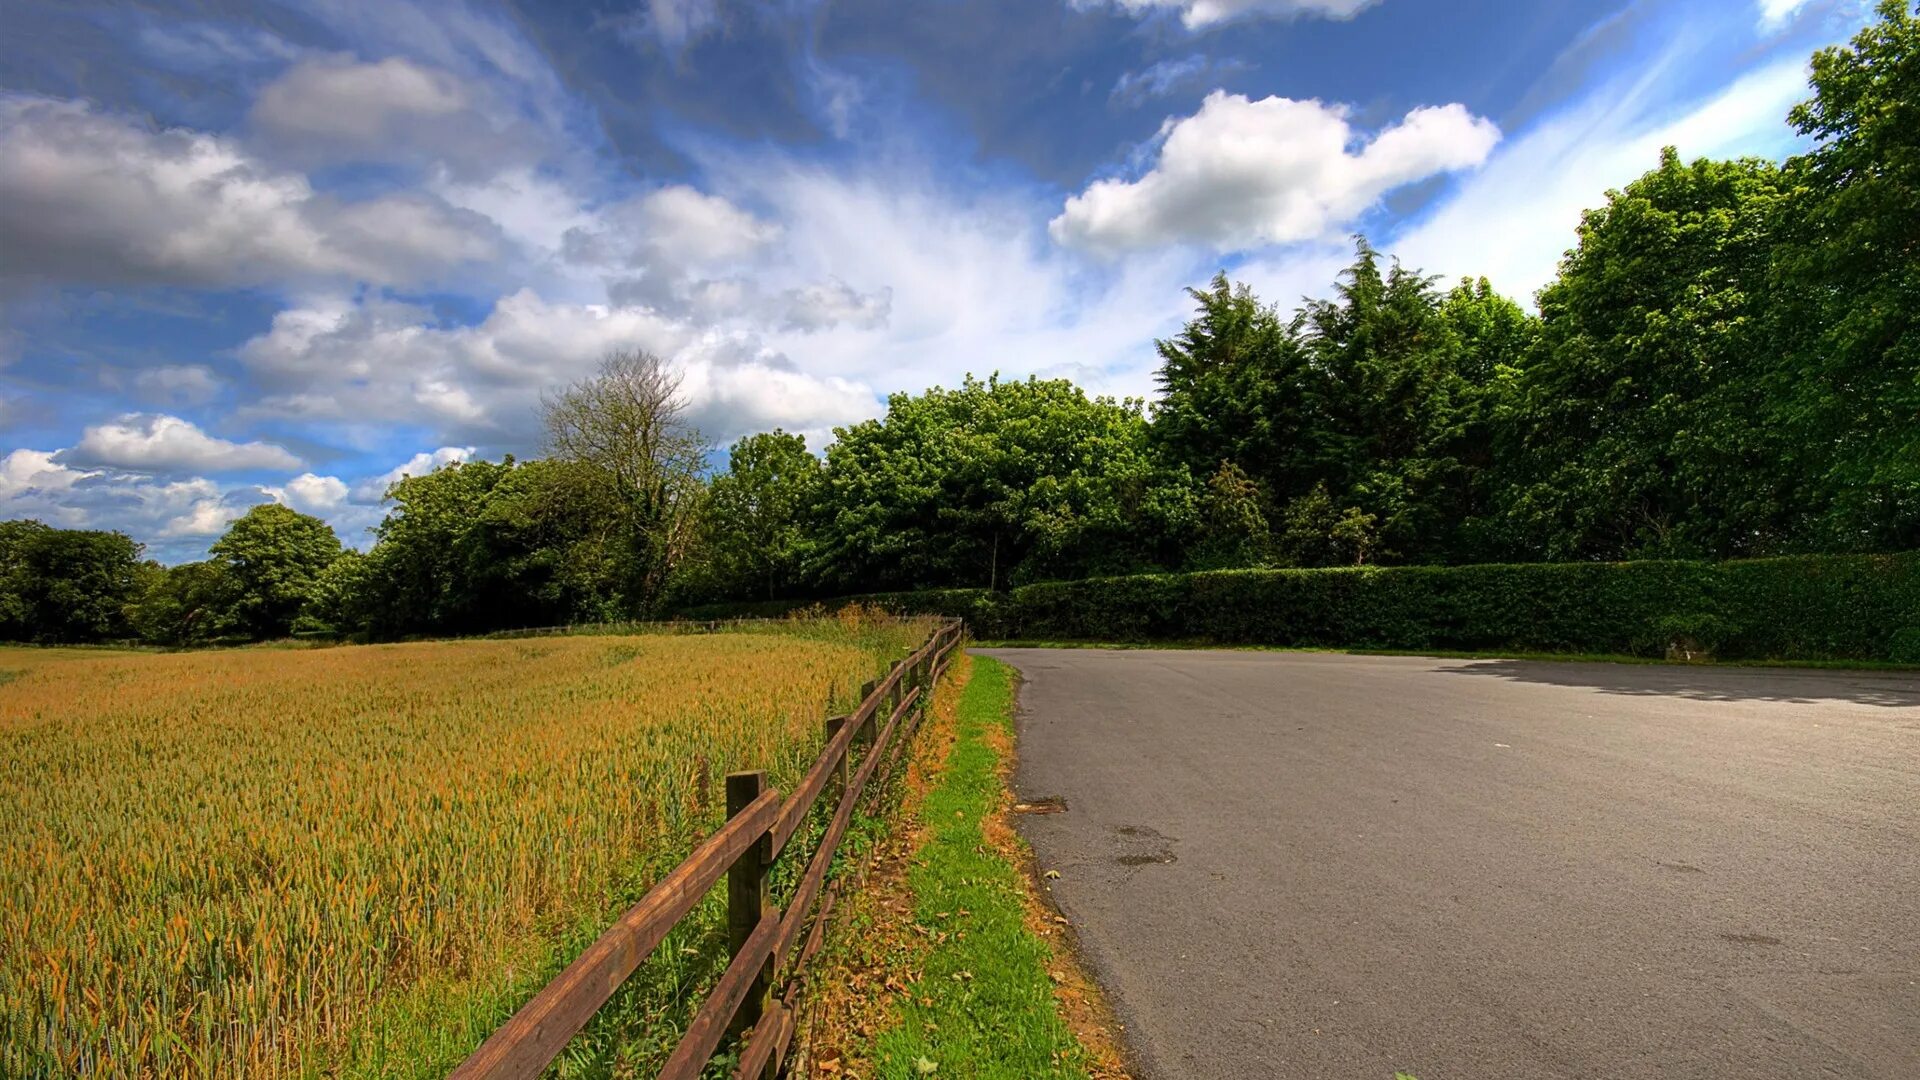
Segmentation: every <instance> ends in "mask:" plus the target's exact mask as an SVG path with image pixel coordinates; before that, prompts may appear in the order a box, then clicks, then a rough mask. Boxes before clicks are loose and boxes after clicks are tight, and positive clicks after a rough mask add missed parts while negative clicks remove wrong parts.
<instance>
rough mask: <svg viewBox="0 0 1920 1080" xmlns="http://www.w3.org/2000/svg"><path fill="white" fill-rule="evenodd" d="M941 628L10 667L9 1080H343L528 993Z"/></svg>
mask: <svg viewBox="0 0 1920 1080" xmlns="http://www.w3.org/2000/svg"><path fill="white" fill-rule="evenodd" d="M855 622H856V623H857V620H856V621H855ZM919 630H920V628H918V627H912V628H909V627H907V626H904V625H899V626H893V627H890V628H888V629H887V631H886V632H876V631H875V628H874V626H873V625H872V624H871V623H868V624H866V625H864V626H862V625H854V624H848V625H846V626H842V625H838V624H833V623H828V624H825V628H824V629H823V628H821V627H819V626H816V627H815V628H814V629H812V630H810V631H806V632H802V633H728V634H718V635H712V636H665V635H654V636H637V637H590V636H581V637H556V638H544V639H537V640H509V641H465V642H442V643H419V644H406V645H390V646H366V647H345V648H333V649H316V650H288V649H252V650H239V651H226V652H201V653H182V654H131V653H74V652H59V653H56V652H37V651H34V650H24V649H21V650H0V1075H6V1076H16V1075H68V1074H85V1075H104V1076H122V1075H160V1076H168V1075H196V1076H206V1075H212V1076H241V1075H245V1076H261V1075H275V1074H286V1073H299V1072H309V1073H310V1072H313V1071H315V1070H328V1069H329V1068H330V1066H329V1065H328V1062H329V1061H330V1060H332V1057H333V1056H334V1055H337V1054H338V1052H339V1051H340V1048H341V1047H343V1046H346V1045H348V1044H349V1043H350V1042H353V1041H355V1040H357V1039H358V1038H359V1035H358V1032H359V1030H360V1029H363V1028H364V1027H365V1026H366V1025H367V1024H369V1023H371V1022H373V1019H374V1018H377V1017H378V1016H379V1015H380V1010H381V1005H382V1002H383V1001H388V1000H391V999H392V998H394V997H395V996H405V995H409V994H411V995H415V996H416V997H417V996H418V995H420V994H421V992H422V987H428V988H430V989H431V990H432V991H433V992H434V993H435V994H437V995H438V996H437V997H435V998H434V1000H436V1001H439V1002H450V1003H453V1010H452V1011H457V1010H458V1003H459V1002H460V1001H461V999H462V995H466V994H478V993H481V992H492V993H495V994H496V995H497V994H498V992H499V990H500V988H501V986H503V985H504V984H505V982H506V980H508V979H509V977H510V976H514V977H517V978H519V979H520V980H521V981H522V982H523V983H524V981H525V968H526V966H527V964H528V962H529V958H530V957H532V958H543V957H545V956H546V955H547V954H549V953H551V951H552V948H553V943H554V941H555V940H556V934H557V933H559V932H561V931H562V930H563V929H564V928H567V927H570V926H572V927H577V926H580V925H587V926H593V925H604V922H605V920H606V919H607V917H608V916H609V915H610V914H611V912H612V911H613V910H614V908H612V907H611V906H610V905H611V904H612V903H613V900H612V892H611V890H612V889H613V887H614V885H615V883H616V882H618V881H621V880H625V879H628V878H631V876H632V875H633V874H634V873H635V868H636V866H641V867H644V868H645V871H644V872H646V873H649V874H655V873H657V872H658V871H659V869H660V868H663V867H665V866H668V865H671V863H672V861H673V860H674V859H676V858H677V857H678V856H679V855H680V854H682V853H684V852H685V850H686V849H687V848H688V847H690V846H691V844H692V843H693V841H694V839H695V838H696V837H697V836H699V835H703V834H705V833H706V832H708V831H710V830H711V829H712V828H713V827H714V826H716V825H717V824H718V822H719V820H720V817H721V814H722V813H723V809H722V808H721V807H720V806H718V805H716V804H718V803H720V802H721V801H722V795H721V793H720V790H719V787H720V785H719V783H718V780H719V776H720V774H721V773H723V772H725V771H727V770H729V769H734V768H768V769H770V770H771V771H773V773H774V779H775V782H776V783H781V784H783V785H784V784H786V783H789V782H790V781H791V779H792V778H793V777H795V776H797V775H798V773H799V772H800V770H801V769H802V768H803V767H804V763H805V761H806V760H807V759H808V757H809V756H810V755H811V753H812V752H813V751H814V750H815V749H816V748H817V746H818V743H819V739H820V720H821V717H822V716H823V715H825V713H824V710H825V709H826V707H827V705H828V703H829V699H830V698H831V697H833V696H835V695H836V694H837V695H838V696H839V697H840V699H841V700H842V701H844V700H845V699H846V697H847V696H848V695H849V693H850V692H851V691H852V689H853V688H854V687H855V686H857V684H858V683H860V682H861V681H863V680H865V679H867V678H871V677H872V676H873V675H874V674H876V673H877V671H879V670H882V669H883V667H884V663H885V662H886V660H888V659H891V658H893V657H897V656H898V655H899V652H900V650H901V648H902V647H903V646H904V644H905V643H906V642H907V641H908V640H909V638H910V637H912V636H913V635H915V634H917V633H918V632H919ZM9 676H11V677H10V678H9ZM623 876H624V877H623ZM535 962H539V960H537V959H536V961H535ZM516 965H518V971H517V974H516ZM469 1019H470V1018H469Z"/></svg>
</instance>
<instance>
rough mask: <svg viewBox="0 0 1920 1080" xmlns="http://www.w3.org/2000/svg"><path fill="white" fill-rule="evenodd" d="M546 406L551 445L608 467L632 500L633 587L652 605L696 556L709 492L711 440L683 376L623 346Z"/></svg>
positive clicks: (559, 452)
mask: <svg viewBox="0 0 1920 1080" xmlns="http://www.w3.org/2000/svg"><path fill="white" fill-rule="evenodd" d="M542 404H543V407H544V419H545V423H546V430H547V448H548V451H549V452H550V453H551V454H552V455H553V456H554V457H557V458H560V459H562V460H566V461H572V462H576V463H579V464H583V465H589V466H592V467H594V468H596V469H599V470H601V471H602V472H603V473H605V474H606V477H607V479H608V480H609V482H610V483H611V484H612V485H613V488H614V490H615V491H616V492H618V494H619V496H620V499H621V501H622V502H623V503H624V504H625V506H626V508H627V515H628V538H629V542H630V543H631V545H632V549H633V555H634V558H633V559H632V560H631V565H632V566H633V567H634V568H635V569H636V571H637V573H638V580H637V582H636V586H637V587H636V588H635V589H633V590H632V592H633V593H634V595H636V596H638V597H639V598H640V599H641V600H642V601H643V602H644V603H645V604H647V605H651V604H652V603H653V602H654V601H655V600H657V599H658V598H659V596H660V595H661V592H662V590H663V588H664V586H665V585H666V582H667V580H668V578H669V577H670V576H671V575H672V573H673V571H674V568H675V567H676V566H678V565H679V564H680V562H681V561H682V560H683V559H685V558H686V556H687V555H688V554H689V551H690V549H691V546H692V544H693V542H694V539H695V529H696V527H697V525H698V521H699V517H698V514H699V508H700V499H701V496H702V495H703V494H704V487H703V485H702V484H701V483H700V472H701V469H702V467H703V465H704V463H705V459H706V451H707V442H706V440H705V438H704V437H702V436H701V434H700V433H699V431H698V430H697V429H695V428H694V427H693V425H692V424H690V423H689V422H688V421H687V418H686V401H685V399H684V398H682V397H681V395H680V378H679V376H677V375H675V374H674V373H673V372H671V371H669V370H668V368H667V366H666V363H665V362H664V361H662V360H661V359H660V358H659V357H657V356H654V355H653V354H652V353H649V352H644V351H639V350H617V351H614V352H610V353H608V354H607V355H606V357H605V358H604V359H603V360H602V361H601V364H600V370H599V373H598V374H596V375H595V376H594V377H592V378H590V379H585V380H582V381H580V382H577V383H574V384H573V385H572V386H569V387H567V388H566V389H565V390H562V391H560V392H559V393H557V394H553V395H550V396H547V397H545V398H543V399H542Z"/></svg>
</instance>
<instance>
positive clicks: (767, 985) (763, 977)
mask: <svg viewBox="0 0 1920 1080" xmlns="http://www.w3.org/2000/svg"><path fill="white" fill-rule="evenodd" d="M766 789H767V774H766V773H764V772H759V771H755V772H737V773H728V774H727V816H728V817H733V816H734V815H735V814H738V813H740V812H741V811H742V810H745V809H746V808H747V807H748V806H749V805H751V804H752V803H753V800H755V799H757V798H759V797H760V793H761V792H763V791H765V790H766ZM772 862H773V834H772V833H771V832H767V833H762V834H761V836H760V839H759V840H757V841H755V842H754V845H753V846H752V847H750V848H748V849H747V850H746V851H744V852H742V853H741V855H740V858H739V859H738V860H737V861H736V862H735V863H734V864H733V866H732V868H731V869H729V870H728V871H727V955H729V956H738V955H739V954H740V950H741V949H743V948H745V947H746V944H747V939H748V938H749V937H752V936H753V931H754V929H755V928H756V927H758V926H759V925H760V920H761V918H763V917H764V916H765V915H766V912H767V906H768V905H769V904H771V903H772V902H773V900H772V895H771V892H770V891H769V889H768V884H767V872H768V870H769V869H770V864H771V863H772ZM772 1000H773V956H772V954H771V953H769V954H768V956H767V963H766V966H765V967H764V968H762V969H761V971H760V974H759V976H758V977H757V978H755V979H754V980H753V986H752V988H751V989H749V990H748V991H747V996H746V1000H744V1001H742V1002H741V1003H740V1011H739V1012H737V1013H735V1014H734V1016H733V1023H732V1024H731V1025H729V1026H728V1028H727V1032H728V1034H730V1035H733V1036H734V1037H736V1038H738V1037H739V1036H741V1035H743V1034H745V1033H747V1032H749V1031H752V1030H753V1025H755V1024H757V1023H759V1022H760V1016H761V1014H762V1013H764V1012H766V1011H767V1006H768V1005H769V1004H771V1003H772Z"/></svg>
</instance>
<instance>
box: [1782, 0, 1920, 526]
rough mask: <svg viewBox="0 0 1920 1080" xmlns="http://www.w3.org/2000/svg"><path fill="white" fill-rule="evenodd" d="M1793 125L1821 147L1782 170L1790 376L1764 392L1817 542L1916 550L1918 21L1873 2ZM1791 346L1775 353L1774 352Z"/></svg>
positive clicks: (1821, 73)
mask: <svg viewBox="0 0 1920 1080" xmlns="http://www.w3.org/2000/svg"><path fill="white" fill-rule="evenodd" d="M1812 72H1813V73H1812V84H1813V91H1814V96H1813V98H1812V99H1811V100H1809V101H1807V102H1805V103H1803V104H1801V105H1799V106H1798V107H1796V108H1795V109H1794V110H1793V112H1792V114H1791V116H1790V118H1789V119H1790V121H1791V123H1792V124H1793V126H1794V128H1795V129H1796V130H1797V131H1799V132H1800V134H1802V135H1804V136H1807V137H1809V138H1811V139H1813V140H1815V145H1814V147H1813V149H1812V150H1810V151H1809V152H1807V153H1806V154H1805V155H1802V156H1800V157H1798V158H1795V159H1793V160H1791V161H1789V162H1788V166H1787V173H1788V176H1789V177H1790V179H1791V180H1792V181H1793V183H1794V184H1795V185H1796V187H1797V188H1798V190H1797V191H1796V194H1797V195H1798V198H1797V200H1796V203H1795V213H1794V214H1793V215H1792V217H1791V218H1790V219H1789V225H1788V229H1787V232H1788V240H1787V242H1786V243H1785V244H1784V245H1783V250H1782V251H1781V253H1780V257H1779V260H1778V262H1779V267H1780V273H1781V278H1782V284H1783V286H1784V287H1783V288H1782V289H1780V290H1779V291H1778V294H1777V297H1776V299H1777V303H1778V306H1779V308H1780V310H1781V312H1782V314H1783V315H1784V316H1785V318H1784V319H1783V320H1782V323H1781V327H1782V329H1783V331H1785V332H1784V333H1782V334H1781V335H1779V337H1778V338H1777V339H1776V340H1775V341H1774V342H1773V343H1772V344H1773V345H1774V346H1775V349H1774V351H1776V352H1780V351H1784V352H1785V353H1786V354H1787V355H1788V356H1790V357H1792V358H1793V360H1794V363H1793V364H1792V365H1791V367H1790V369H1789V370H1787V371H1783V372H1782V373H1781V376H1780V377H1779V378H1778V379H1776V380H1775V384H1774V385H1773V386H1772V387H1770V388H1769V389H1770V391H1772V392H1773V393H1775V394H1776V396H1777V398H1778V399H1779V400H1781V401H1782V402H1784V403H1787V406H1788V407H1787V409H1785V410H1783V412H1784V413H1786V414H1787V415H1789V416H1790V417H1792V418H1793V419H1794V420H1795V421H1796V424H1797V426H1799V427H1800V428H1801V430H1800V432H1799V436H1798V438H1796V439H1795V440H1794V445H1795V447H1796V448H1797V449H1800V450H1801V452H1802V453H1807V452H1812V451H1817V452H1818V455H1819V456H1818V457H1817V459H1815V460H1812V461H1810V462H1809V465H1810V468H1811V469H1812V470H1813V471H1814V472H1815V473H1816V474H1817V477H1818V479H1817V481H1816V483H1817V486H1818V490H1819V492H1820V494H1819V495H1818V496H1816V501H1819V502H1824V503H1826V504H1827V505H1828V506H1829V507H1830V509H1829V511H1828V513H1827V515H1826V517H1825V518H1824V520H1823V521H1822V522H1821V530H1820V535H1819V537H1818V540H1817V542H1818V544H1819V545H1820V546H1821V547H1824V548H1829V549H1831V548H1838V549H1840V550H1894V549H1901V548H1911V547H1914V546H1917V545H1920V426H1916V425H1915V423H1914V418H1915V416H1916V415H1920V17H1917V16H1916V13H1915V9H1914V8H1913V7H1911V6H1909V5H1908V4H1906V3H1902V2H1901V0H1881V2H1880V5H1879V18H1878V19H1877V20H1876V21H1875V22H1874V23H1873V24H1871V25H1869V26H1867V27H1865V28H1864V29H1862V30H1861V31H1860V32H1859V33H1858V34H1856V35H1855V36H1854V38H1853V41H1852V42H1851V43H1850V44H1849V45H1848V46H1844V47H1841V46H1835V47H1832V48H1827V49H1822V50H1821V51H1820V52H1818V53H1816V54H1815V55H1814V57H1813V64H1812ZM1781 346H1784V347H1785V348H1784V350H1783V349H1782V348H1781Z"/></svg>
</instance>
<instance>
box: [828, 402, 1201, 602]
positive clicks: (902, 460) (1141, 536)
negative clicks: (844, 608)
mask: <svg viewBox="0 0 1920 1080" xmlns="http://www.w3.org/2000/svg"><path fill="white" fill-rule="evenodd" d="M835 434H836V436H837V437H838V438H837V440H836V441H835V442H834V443H833V444H832V445H831V446H829V447H828V449H827V462H826V471H825V476H824V490H823V494H822V496H821V504H820V514H819V518H818V525H817V533H816V536H817V537H818V540H819V544H818V546H817V548H816V550H815V553H814V560H815V566H816V568H817V573H818V574H819V580H820V581H821V582H822V583H823V585H824V586H825V587H827V588H834V589H850V588H914V587H920V586H951V585H966V586H976V587H1002V588H1003V587H1005V586H1007V585H1008V584H1011V583H1019V582H1021V581H1026V580H1033V579H1035V578H1040V577H1073V576H1082V575H1085V574H1089V573H1123V572H1126V571H1129V570H1134V569H1139V568H1142V567H1150V566H1163V565H1166V562H1165V560H1166V558H1167V557H1168V556H1169V555H1170V554H1177V551H1178V547H1179V545H1180V544H1182V543H1183V542H1184V540H1185V539H1186V534H1187V532H1188V531H1189V530H1190V529H1191V527H1192V513H1193V500H1194V495H1193V491H1192V486H1193V485H1192V483H1191V481H1190V480H1189V479H1188V478H1187V475H1186V473H1185V471H1184V470H1169V469H1165V468H1162V467H1161V466H1160V465H1159V464H1158V463H1157V462H1156V460H1155V458H1154V456H1153V455H1152V454H1151V453H1150V451H1149V448H1148V446H1147V442H1146V418H1145V415H1144V412H1143V408H1142V406H1141V404H1140V403H1139V402H1136V401H1126V402H1118V401H1114V400H1112V399H1111V398H1089V397H1087V396H1086V394H1085V393H1084V392H1083V391H1081V390H1080V388H1079V387H1076V386H1074V385H1073V384H1072V383H1070V382H1067V381H1066V380H1064V379H1054V380H1043V379H1028V380H1026V381H1018V382H1016V381H1007V382H1002V381H1001V380H999V379H998V378H997V377H996V378H991V379H986V380H980V379H975V378H973V377H971V376H969V377H968V378H967V379H966V380H965V382H964V383H963V384H962V385H961V386H960V387H959V388H958V389H954V390H946V389H942V388H938V387H936V388H934V389H932V390H929V391H927V392H926V393H925V394H921V395H909V394H895V395H894V396H893V397H891V398H889V399H888V402H887V414H886V416H885V417H883V418H881V419H878V420H869V421H867V422H865V423H861V424H855V425H853V426H852V427H846V428H840V429H838V430H836V432H835ZM1169 547H1171V548H1173V549H1174V550H1173V551H1172V552H1169V551H1167V550H1166V549H1167V548H1169Z"/></svg>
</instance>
